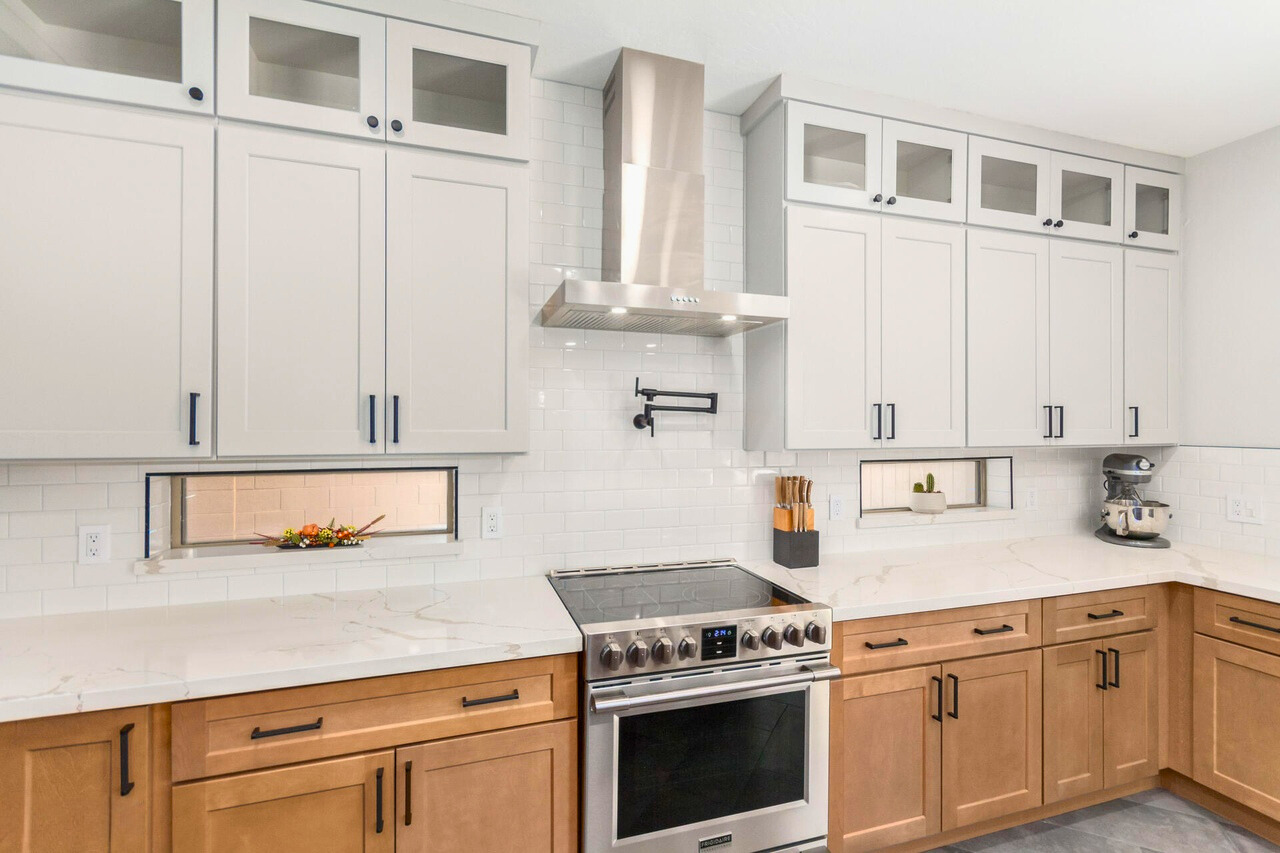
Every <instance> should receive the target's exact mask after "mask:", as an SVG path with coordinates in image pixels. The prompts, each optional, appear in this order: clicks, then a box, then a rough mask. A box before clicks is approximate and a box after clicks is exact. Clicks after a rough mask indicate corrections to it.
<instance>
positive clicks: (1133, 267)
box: [1124, 249, 1182, 444]
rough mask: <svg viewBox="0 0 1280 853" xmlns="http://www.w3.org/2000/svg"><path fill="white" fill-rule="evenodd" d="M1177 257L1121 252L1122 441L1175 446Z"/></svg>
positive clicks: (1178, 327)
mask: <svg viewBox="0 0 1280 853" xmlns="http://www.w3.org/2000/svg"><path fill="white" fill-rule="evenodd" d="M1179 260H1180V259H1179V258H1178V256H1176V255H1168V254H1165V253H1163V252H1144V251H1139V250H1135V249H1129V250H1126V251H1125V253H1124V396H1125V433H1124V435H1125V442H1126V443H1128V444H1176V443H1177V441H1178V411H1179V410H1178V377H1179V376H1180V375H1181V371H1180V370H1179V361H1180V353H1181V349H1182V348H1181V346H1180V340H1181V323H1180V314H1181V312H1180V310H1179V308H1180V304H1181V300H1180V297H1179V273H1180V271H1181V264H1180V263H1179Z"/></svg>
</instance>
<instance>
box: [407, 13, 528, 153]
mask: <svg viewBox="0 0 1280 853" xmlns="http://www.w3.org/2000/svg"><path fill="white" fill-rule="evenodd" d="M531 60H532V57H531V52H530V50H529V48H528V46H527V45H523V44H513V43H511V42H504V41H496V40H494V39H487V38H481V37H479V36H473V35H467V34H466V33H459V32H453V31H451V30H442V29H440V28H438V27H429V26H426V25H424V24H411V23H408V22H405V21H398V20H388V21H387V122H388V127H387V138H388V139H389V140H391V141H393V142H403V143H407V144H410V145H422V146H426V147H428V148H447V149H452V150H455V151H469V152H471V153H474V154H485V155H489V156H492V157H507V158H510V159H513V160H527V159H529V82H530V81H529V74H530V63H531Z"/></svg>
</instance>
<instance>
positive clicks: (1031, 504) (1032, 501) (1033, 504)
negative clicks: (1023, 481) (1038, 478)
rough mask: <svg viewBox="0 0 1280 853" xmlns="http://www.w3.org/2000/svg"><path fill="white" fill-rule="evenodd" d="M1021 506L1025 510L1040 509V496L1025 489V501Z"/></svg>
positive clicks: (1033, 491)
mask: <svg viewBox="0 0 1280 853" xmlns="http://www.w3.org/2000/svg"><path fill="white" fill-rule="evenodd" d="M1023 505H1024V506H1025V507H1026V508H1027V509H1039V508H1040V495H1038V494H1037V493H1036V490H1035V489H1027V493H1026V500H1025V501H1024V502H1023Z"/></svg>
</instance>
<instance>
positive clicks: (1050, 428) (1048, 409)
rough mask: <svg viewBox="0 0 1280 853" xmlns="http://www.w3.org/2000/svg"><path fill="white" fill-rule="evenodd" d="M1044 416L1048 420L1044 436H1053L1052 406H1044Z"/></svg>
mask: <svg viewBox="0 0 1280 853" xmlns="http://www.w3.org/2000/svg"><path fill="white" fill-rule="evenodd" d="M1044 414H1045V417H1046V418H1048V420H1049V426H1048V432H1046V433H1045V434H1044V437H1045V438H1053V406H1045V407H1044Z"/></svg>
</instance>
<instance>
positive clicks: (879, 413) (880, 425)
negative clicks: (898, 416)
mask: <svg viewBox="0 0 1280 853" xmlns="http://www.w3.org/2000/svg"><path fill="white" fill-rule="evenodd" d="M871 405H872V406H875V409H876V434H875V435H873V436H871V440H872V441H879V440H880V439H881V437H882V436H883V434H884V418H883V415H884V407H883V406H881V405H880V404H879V403H872V404H871Z"/></svg>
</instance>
